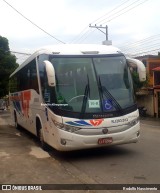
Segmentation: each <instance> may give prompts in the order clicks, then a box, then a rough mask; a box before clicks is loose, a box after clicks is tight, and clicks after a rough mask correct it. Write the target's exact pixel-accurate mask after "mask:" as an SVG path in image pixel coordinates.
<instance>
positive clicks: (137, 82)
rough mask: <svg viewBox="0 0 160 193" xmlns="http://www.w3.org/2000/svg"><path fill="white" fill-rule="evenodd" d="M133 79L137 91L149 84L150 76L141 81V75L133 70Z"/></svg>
mask: <svg viewBox="0 0 160 193" xmlns="http://www.w3.org/2000/svg"><path fill="white" fill-rule="evenodd" d="M132 79H133V86H134V90H135V92H137V91H138V90H139V89H141V88H142V87H144V86H145V87H146V86H147V85H148V78H147V79H146V81H144V82H140V80H139V75H138V73H137V72H136V71H134V72H132Z"/></svg>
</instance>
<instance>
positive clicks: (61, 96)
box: [50, 55, 135, 114]
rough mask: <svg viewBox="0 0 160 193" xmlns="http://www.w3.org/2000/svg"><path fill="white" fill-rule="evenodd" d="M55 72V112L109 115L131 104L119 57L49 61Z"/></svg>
mask: <svg viewBox="0 0 160 193" xmlns="http://www.w3.org/2000/svg"><path fill="white" fill-rule="evenodd" d="M50 61H51V63H52V64H53V66H54V68H55V74H56V87H55V95H56V99H55V103H57V104H59V105H57V107H56V108H58V109H60V110H63V111H70V112H75V113H82V114H84V113H109V112H115V111H118V110H122V109H125V108H128V107H131V106H133V105H134V104H135V99H134V94H133V86H132V78H131V75H130V70H129V67H128V66H127V63H126V59H125V57H124V56H123V55H111V56H108V55H107V56H106V55H103V56H84V57H82V56H77V57H75V56H73V57H71V56H69V57H68V56H67V57H66V56H64V57H60V56H59V57H53V56H51V57H50Z"/></svg>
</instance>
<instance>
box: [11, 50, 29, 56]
mask: <svg viewBox="0 0 160 193" xmlns="http://www.w3.org/2000/svg"><path fill="white" fill-rule="evenodd" d="M11 52H12V53H14V54H22V55H27V56H30V55H31V54H29V53H24V52H16V51H11Z"/></svg>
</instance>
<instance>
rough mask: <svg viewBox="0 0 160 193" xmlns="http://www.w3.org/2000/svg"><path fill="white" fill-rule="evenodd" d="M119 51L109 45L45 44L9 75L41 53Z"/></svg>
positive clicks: (92, 53) (108, 52) (68, 53)
mask: <svg viewBox="0 0 160 193" xmlns="http://www.w3.org/2000/svg"><path fill="white" fill-rule="evenodd" d="M120 52H121V51H120V50H119V49H118V48H116V47H114V46H111V45H109V46H108V45H98V44H61V45H53V46H46V47H43V48H41V49H39V50H37V51H36V52H35V53H33V54H32V55H31V56H29V58H28V59H27V60H26V61H24V62H23V63H22V64H21V65H20V66H19V67H18V68H17V69H16V70H15V71H14V72H13V73H12V74H11V75H10V76H12V75H13V74H15V73H16V72H18V71H19V70H20V69H22V68H23V67H24V66H25V65H26V64H28V63H29V62H30V61H32V60H33V59H34V58H36V57H37V56H39V55H41V54H53V55H68V56H69V55H102V54H103V55H104V54H118V53H120Z"/></svg>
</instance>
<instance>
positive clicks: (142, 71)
mask: <svg viewBox="0 0 160 193" xmlns="http://www.w3.org/2000/svg"><path fill="white" fill-rule="evenodd" d="M127 63H128V65H129V67H131V68H132V69H135V68H137V71H138V75H139V81H140V82H144V81H146V68H145V66H144V64H143V63H142V62H141V61H140V60H137V59H133V58H127Z"/></svg>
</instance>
